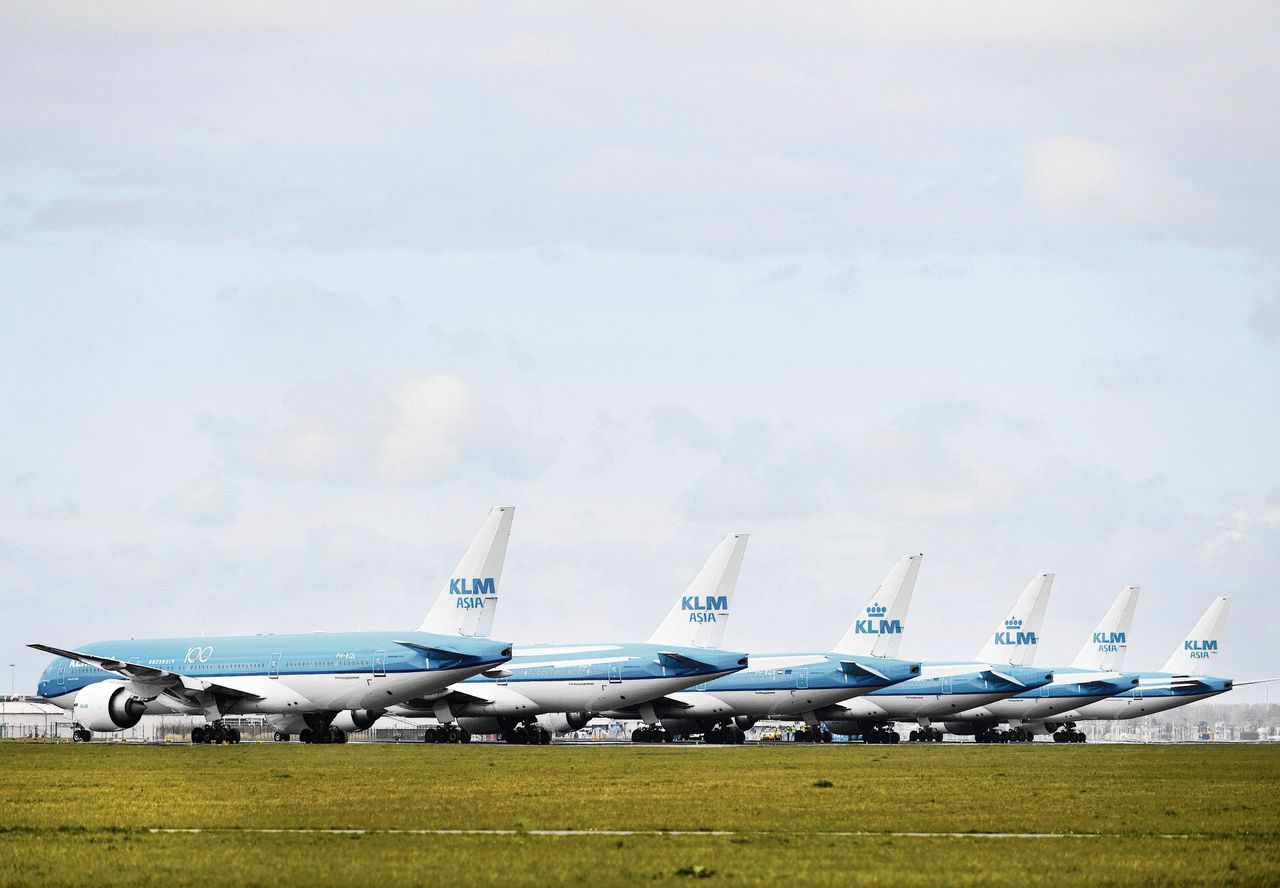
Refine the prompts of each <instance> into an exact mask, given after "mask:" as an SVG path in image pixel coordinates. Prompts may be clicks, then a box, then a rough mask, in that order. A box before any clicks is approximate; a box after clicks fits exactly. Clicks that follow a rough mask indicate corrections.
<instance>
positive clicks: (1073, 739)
mask: <svg viewBox="0 0 1280 888" xmlns="http://www.w3.org/2000/svg"><path fill="white" fill-rule="evenodd" d="M1087 740H1088V738H1087V737H1085V735H1084V732H1083V731H1077V730H1076V729H1075V728H1063V729H1062V730H1061V731H1058V732H1057V733H1056V734H1054V735H1053V742H1054V743H1085V742H1086V741H1087Z"/></svg>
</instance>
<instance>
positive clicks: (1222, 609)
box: [1161, 596, 1231, 675]
mask: <svg viewBox="0 0 1280 888" xmlns="http://www.w3.org/2000/svg"><path fill="white" fill-rule="evenodd" d="M1230 611H1231V599H1230V598H1227V597H1225V596H1223V597H1221V598H1215V599H1214V600H1213V604H1211V605H1209V609H1208V610H1207V611H1205V612H1204V615H1203V616H1201V617H1200V619H1199V620H1198V621H1197V622H1196V625H1195V627H1194V628H1193V629H1192V630H1191V632H1190V634H1188V635H1187V637H1186V638H1184V639H1182V643H1181V644H1179V645H1178V647H1177V648H1176V649H1175V650H1174V652H1173V656H1171V657H1170V658H1169V662H1167V663H1165V664H1164V669H1163V670H1161V671H1162V672H1170V673H1173V674H1174V675H1208V674H1209V667H1210V666H1212V665H1213V661H1214V660H1216V659H1217V658H1218V651H1219V650H1220V644H1221V639H1222V630H1223V629H1224V628H1225V627H1226V625H1227V614H1228V613H1229V612H1230Z"/></svg>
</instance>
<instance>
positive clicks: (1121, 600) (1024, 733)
mask: <svg viewBox="0 0 1280 888" xmlns="http://www.w3.org/2000/svg"><path fill="white" fill-rule="evenodd" d="M1138 592H1139V587H1137V586H1126V587H1125V588H1124V590H1123V591H1121V593H1120V595H1119V597H1117V598H1116V600H1115V602H1114V603H1113V604H1112V605H1111V607H1110V608H1109V609H1108V610H1107V613H1106V615H1105V616H1104V617H1103V618H1102V622H1101V623H1099V624H1098V628H1097V629H1095V630H1094V631H1093V633H1092V634H1091V635H1090V636H1089V640H1088V641H1086V642H1085V644H1084V647H1083V648H1081V649H1080V653H1079V654H1078V655H1077V656H1076V658H1075V660H1074V661H1073V662H1072V664H1071V665H1070V666H1067V667H1056V666H1055V667H1054V669H1053V681H1052V682H1051V683H1049V684H1047V685H1044V686H1042V687H1040V688H1039V689H1037V690H1034V691H1024V692H1023V693H1021V694H1014V695H1013V696H1012V697H1005V698H1004V699H1003V700H997V701H995V702H994V703H988V704H987V705H986V706H979V707H977V708H976V709H970V710H968V711H966V712H961V713H958V714H957V715H955V716H953V717H952V718H949V719H947V720H946V722H945V723H944V724H945V727H946V730H947V732H948V733H951V734H973V735H974V737H975V739H976V740H977V741H978V742H979V743H996V742H1001V743H1003V742H1009V741H1014V742H1026V741H1030V740H1032V739H1033V738H1034V737H1035V735H1036V734H1043V733H1052V730H1051V729H1050V727H1049V726H1048V720H1049V719H1050V718H1052V717H1053V716H1057V715H1059V714H1061V713H1063V712H1067V711H1069V710H1072V709H1077V708H1079V707H1081V706H1087V705H1089V704H1091V703H1096V702H1098V701H1099V700H1105V699H1106V698H1107V697H1110V696H1112V695H1114V694H1122V693H1124V692H1125V691H1129V690H1132V689H1133V688H1134V686H1135V685H1137V684H1138V678H1139V676H1138V673H1135V672H1119V671H1118V670H1119V669H1120V666H1121V664H1122V663H1123V661H1124V655H1125V651H1126V650H1127V649H1128V637H1129V628H1130V626H1131V625H1132V623H1133V612H1134V609H1135V608H1136V607H1137V604H1138ZM1030 656H1031V657H1034V651H1033V652H1032V654H1031V655H1030ZM1001 724H1008V725H1010V726H1011V727H1010V730H1007V731H1006V730H1001V729H1000V725H1001ZM1064 731H1065V733H1064V734H1063V736H1062V737H1058V736H1057V735H1055V736H1054V740H1056V741H1057V742H1060V743H1061V742H1071V743H1083V742H1084V739H1085V738H1084V734H1083V733H1081V732H1080V731H1077V730H1075V729H1074V726H1073V727H1071V728H1065V729H1064ZM915 735H916V732H914V731H913V732H912V737H911V739H913V740H915V739H918V738H917V737H916V736H915Z"/></svg>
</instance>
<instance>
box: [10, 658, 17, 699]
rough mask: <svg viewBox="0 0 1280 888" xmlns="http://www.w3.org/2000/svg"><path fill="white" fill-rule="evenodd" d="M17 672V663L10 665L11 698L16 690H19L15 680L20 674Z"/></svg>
mask: <svg viewBox="0 0 1280 888" xmlns="http://www.w3.org/2000/svg"><path fill="white" fill-rule="evenodd" d="M17 670H18V664H17V663H10V664H9V695H10V696H12V695H13V692H14V689H15V688H17V686H18V683H17V680H16V679H15V678H14V676H15V675H17V674H18V672H17Z"/></svg>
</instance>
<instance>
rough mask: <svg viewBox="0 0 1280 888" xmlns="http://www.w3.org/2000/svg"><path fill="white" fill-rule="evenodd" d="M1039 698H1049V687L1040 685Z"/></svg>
mask: <svg viewBox="0 0 1280 888" xmlns="http://www.w3.org/2000/svg"><path fill="white" fill-rule="evenodd" d="M1040 696H1041V697H1047V696H1049V686H1048V685H1040Z"/></svg>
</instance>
